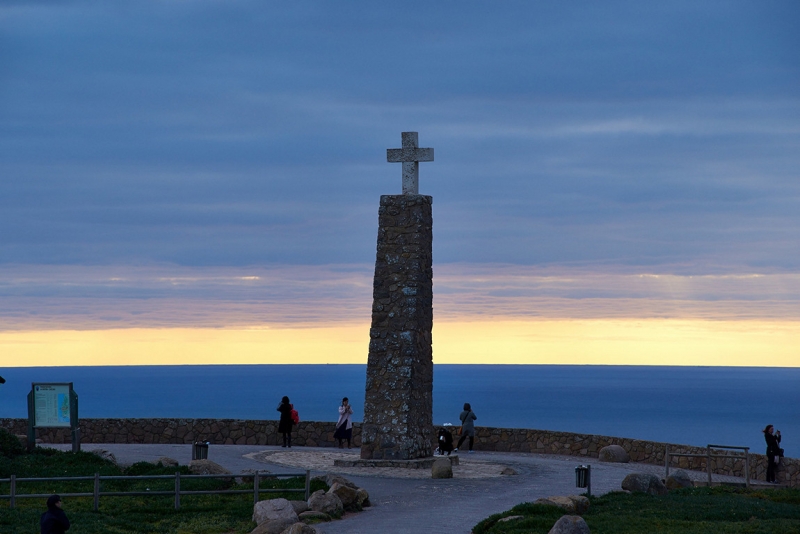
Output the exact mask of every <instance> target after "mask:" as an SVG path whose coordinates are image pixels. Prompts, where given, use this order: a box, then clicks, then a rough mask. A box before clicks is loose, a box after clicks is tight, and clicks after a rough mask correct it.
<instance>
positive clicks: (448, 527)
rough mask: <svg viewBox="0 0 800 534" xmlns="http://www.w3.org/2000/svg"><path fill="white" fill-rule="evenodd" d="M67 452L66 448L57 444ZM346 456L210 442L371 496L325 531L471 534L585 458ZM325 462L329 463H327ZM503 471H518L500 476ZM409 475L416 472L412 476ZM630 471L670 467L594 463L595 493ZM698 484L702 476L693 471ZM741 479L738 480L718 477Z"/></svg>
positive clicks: (560, 489) (241, 460) (219, 451)
mask: <svg viewBox="0 0 800 534" xmlns="http://www.w3.org/2000/svg"><path fill="white" fill-rule="evenodd" d="M55 447H56V448H61V449H69V446H68V445H64V446H55ZM82 448H83V450H92V449H96V448H102V449H105V450H108V451H109V452H112V453H114V455H115V456H116V458H117V461H118V462H119V463H120V464H131V463H134V462H137V461H142V460H144V461H154V460H157V459H158V458H160V457H162V456H169V457H171V458H174V459H176V460H178V462H179V463H181V464H187V463H189V461H190V460H191V445H128V444H124V445H123V444H84V445H82ZM340 454H353V455H355V454H357V450H355V449H354V450H352V451H348V450H343V451H342V450H339V449H331V448H315V447H295V448H292V449H282V448H281V447H268V446H264V445H211V446H210V448H209V454H208V458H209V460H213V461H214V462H216V463H218V464H220V465H222V466H223V467H225V468H226V469H228V470H230V471H231V472H233V473H239V472H242V471H244V470H250V469H267V470H269V471H272V472H275V473H280V472H291V471H292V470H293V469H294V470H296V469H297V468H301V469H311V470H312V474H320V473H322V472H335V473H341V474H344V475H345V476H347V478H348V479H350V480H352V481H353V482H355V483H356V484H358V485H359V486H360V487H363V488H364V489H366V490H367V491H368V492H369V495H370V501H371V502H372V506H371V507H370V508H366V509H365V510H364V512H361V513H358V514H348V515H347V516H346V517H345V518H344V519H343V520H341V521H333V522H331V523H325V524H322V525H316V527H317V530H318V532H320V533H324V534H345V533H346V534H360V533H374V532H387V533H397V534H403V533H419V532H448V533H469V532H470V530H471V529H472V527H473V526H475V524H476V523H478V522H479V521H480V520H482V519H484V518H486V517H488V516H490V515H492V514H495V513H498V512H503V511H505V510H508V509H509V508H511V507H512V506H514V505H516V504H519V503H521V502H528V501H533V500H536V499H538V498H540V497H547V496H551V495H571V494H576V493H581V492H583V491H584V490H581V489H576V488H575V467H576V466H578V465H579V464H580V463H581V460H584V461H585V460H586V459H579V458H570V457H565V456H554V455H542V454H525V453H499V452H476V453H474V454H469V455H467V454H462V455H461V456H460V462H461V464H462V466H461V467H457V468H455V469H454V478H452V479H445V480H434V479H431V478H430V474H429V473H430V471H429V470H401V469H398V470H393V471H394V472H392V470H382V471H381V470H376V469H373V470H370V469H368V468H349V469H348V468H336V467H333V466H332V465H331V466H330V467H329V468H324V467H325V462H327V461H328V460H329V463H330V464H332V459H331V458H333V457H334V456H337V455H340ZM320 458H327V460H325V461H323V460H320ZM503 467H511V468H512V469H514V470H515V471H516V472H517V473H518V474H517V475H511V476H508V475H504V476H498V475H497V473H499V471H500V470H501V469H502V468H503ZM408 471H416V472H415V473H413V474H410V473H408ZM632 472H648V473H653V474H657V475H659V476H663V474H664V468H663V467H660V466H655V465H650V464H634V463H631V464H608V463H600V462H597V461H596V460H595V461H593V462H592V494H593V495H601V494H604V493H607V492H609V491H615V490H619V489H620V487H621V483H622V479H623V478H625V476H626V475H627V474H629V473H632ZM413 475H417V476H419V478H413V477H412V476H413ZM690 476H691V477H692V478H694V479H696V480H703V479H704V477H705V474H704V473H698V472H691V473H690ZM718 478H724V479H731V480H735V479H733V478H732V477H715V480H716V479H718Z"/></svg>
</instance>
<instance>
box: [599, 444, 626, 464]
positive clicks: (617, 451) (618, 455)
mask: <svg viewBox="0 0 800 534" xmlns="http://www.w3.org/2000/svg"><path fill="white" fill-rule="evenodd" d="M598 459H599V460H600V461H601V462H614V463H618V464H627V463H628V462H630V461H631V457H630V456H629V455H628V451H626V450H625V449H623V448H622V447H621V446H620V445H609V446H607V447H603V448H602V449H600V452H599V453H598Z"/></svg>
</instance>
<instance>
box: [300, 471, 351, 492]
mask: <svg viewBox="0 0 800 534" xmlns="http://www.w3.org/2000/svg"><path fill="white" fill-rule="evenodd" d="M311 480H319V481H321V482H324V483H325V484H326V485H327V486H328V487H329V488H330V487H331V486H333V485H334V484H336V483H337V482H338V483H339V484H341V485H342V486H349V487H351V488H353V489H357V488H358V486H356V485H355V484H354V483H353V482H350V481H349V480H347V479H346V478H344V477H343V476H341V475H334V474H330V473H329V474H327V475H320V476H316V477H314V478H312V479H311Z"/></svg>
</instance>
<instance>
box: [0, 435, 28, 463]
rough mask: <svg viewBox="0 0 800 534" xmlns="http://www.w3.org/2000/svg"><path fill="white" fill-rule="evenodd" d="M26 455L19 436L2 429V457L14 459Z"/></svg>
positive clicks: (0, 448) (0, 438) (0, 443)
mask: <svg viewBox="0 0 800 534" xmlns="http://www.w3.org/2000/svg"><path fill="white" fill-rule="evenodd" d="M24 453H25V448H24V447H23V446H22V443H20V442H19V439H18V438H17V436H15V435H14V434H12V433H11V432H9V431H8V430H6V429H5V428H0V456H5V457H6V458H14V457H15V456H19V455H20V454H24Z"/></svg>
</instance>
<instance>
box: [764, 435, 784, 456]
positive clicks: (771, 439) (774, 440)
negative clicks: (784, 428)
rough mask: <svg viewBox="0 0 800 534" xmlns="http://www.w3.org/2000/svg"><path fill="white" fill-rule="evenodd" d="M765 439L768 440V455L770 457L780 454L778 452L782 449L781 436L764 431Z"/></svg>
mask: <svg viewBox="0 0 800 534" xmlns="http://www.w3.org/2000/svg"><path fill="white" fill-rule="evenodd" d="M764 439H765V440H766V441H767V456H769V457H770V458H771V457H773V456H778V452H779V451H780V449H781V448H780V446H779V444H780V442H781V437H780V436H776V435H774V434H768V433H766V432H764Z"/></svg>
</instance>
